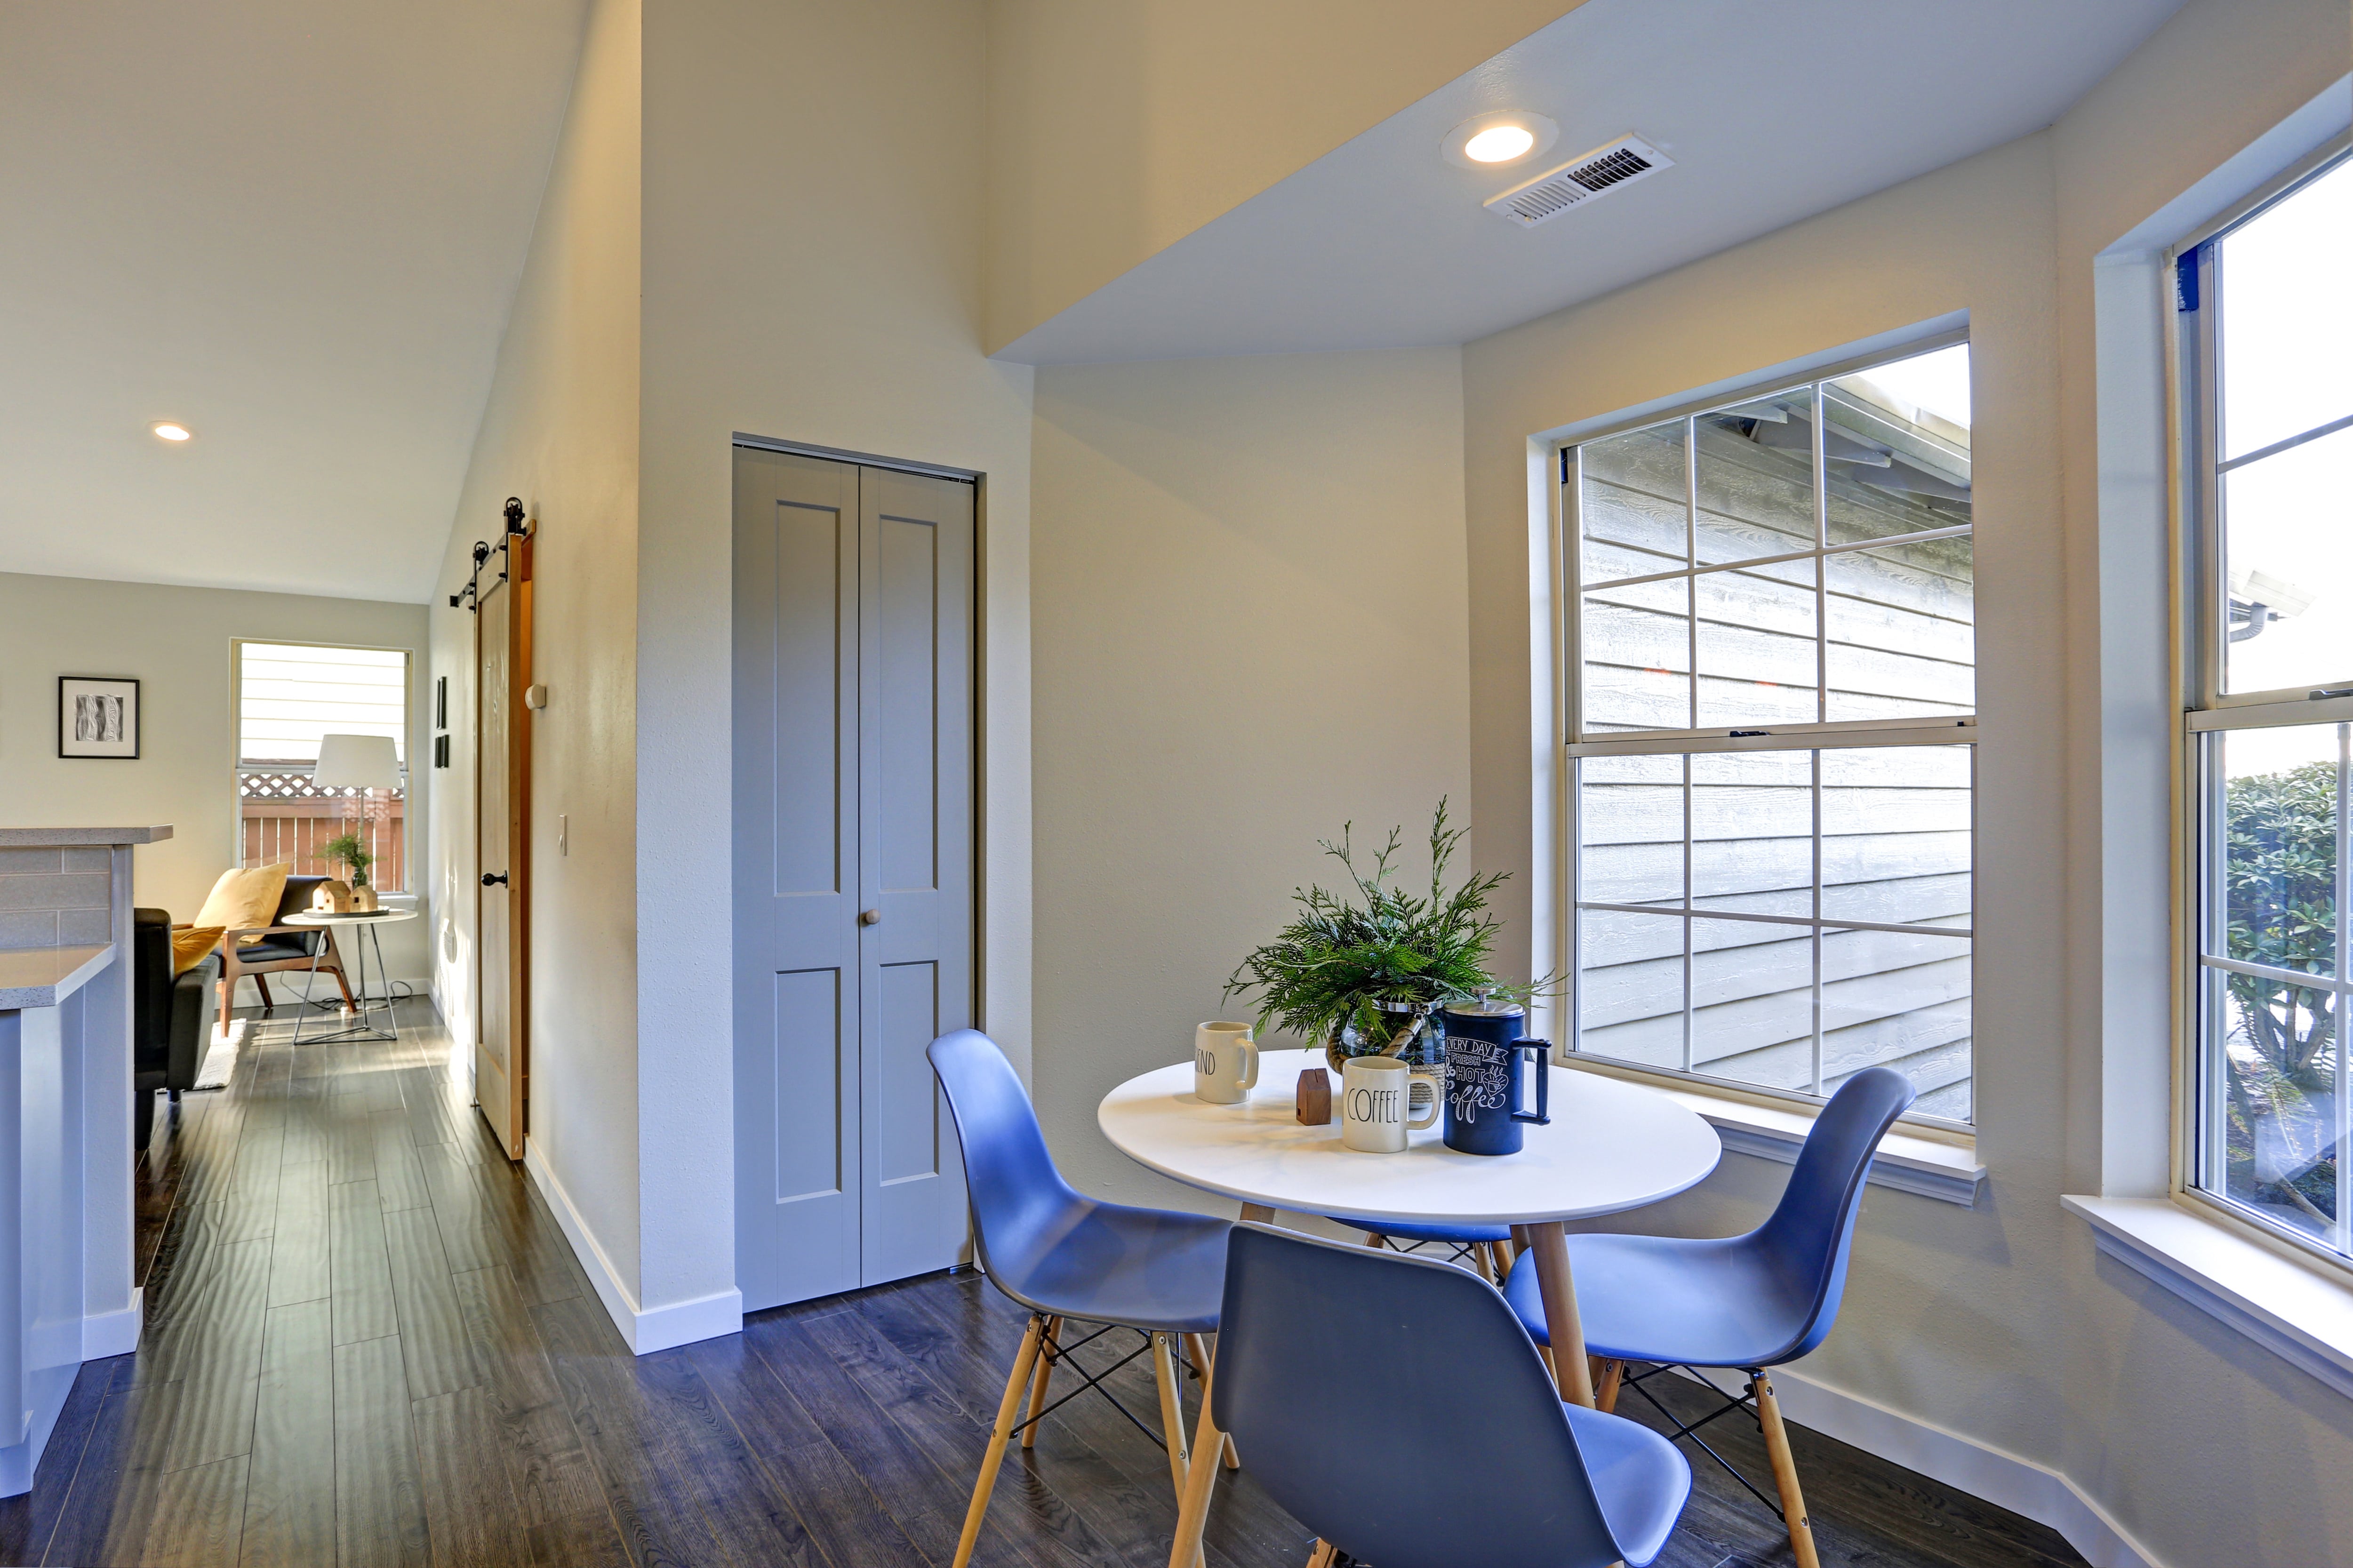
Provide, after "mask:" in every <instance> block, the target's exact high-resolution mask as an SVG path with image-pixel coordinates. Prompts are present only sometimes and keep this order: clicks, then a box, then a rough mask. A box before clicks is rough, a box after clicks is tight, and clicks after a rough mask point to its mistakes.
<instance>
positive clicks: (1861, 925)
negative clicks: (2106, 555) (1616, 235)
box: [1561, 342, 1976, 1123]
mask: <svg viewBox="0 0 2353 1568" xmlns="http://www.w3.org/2000/svg"><path fill="white" fill-rule="evenodd" d="M1561 481H1562V488H1563V497H1562V502H1563V504H1562V515H1563V517H1564V519H1565V521H1566V526H1565V528H1564V537H1565V538H1567V539H1568V540H1570V541H1572V542H1573V544H1572V546H1571V557H1570V559H1569V560H1567V562H1566V563H1564V565H1565V570H1566V575H1567V579H1568V586H1569V588H1570V592H1569V593H1568V594H1567V595H1564V603H1565V604H1566V605H1567V607H1568V610H1567V613H1568V616H1569V623H1568V626H1567V634H1568V635H1567V646H1568V647H1569V648H1570V650H1571V657H1570V658H1569V660H1568V694H1569V700H1568V719H1569V735H1570V744H1569V753H1570V761H1571V772H1570V777H1571V780H1572V783H1571V786H1570V817H1571V834H1570V839H1569V841H1570V843H1571V845H1572V846H1573V850H1572V853H1573V856H1574V864H1573V866H1572V868H1571V877H1570V887H1571V889H1572V892H1571V895H1570V896H1571V898H1572V899H1573V900H1574V902H1575V906H1576V907H1575V916H1574V920H1573V921H1571V922H1570V926H1569V940H1570V955H1571V956H1570V963H1569V971H1570V976H1571V984H1572V986H1573V989H1574V993H1575V995H1574V1005H1573V1009H1572V1015H1573V1017H1574V1020H1575V1031H1574V1048H1575V1049H1577V1050H1578V1051H1581V1052H1585V1053H1588V1054H1589V1055H1592V1056H1595V1057H1599V1058H1610V1059H1615V1060H1618V1061H1622V1062H1627V1063H1630V1064H1633V1065H1637V1066H1641V1067H1644V1068H1651V1069H1654V1070H1657V1071H1661V1072H1663V1073H1668V1074H1676V1075H1684V1074H1688V1075H1692V1076H1695V1077H1701V1078H1713V1079H1725V1080H1729V1081H1732V1082H1735V1083H1737V1084H1740V1085H1742V1086H1744V1087H1746V1088H1752V1089H1767V1090H1771V1091H1775V1092H1778V1093H1781V1094H1786V1095H1789V1096H1793V1097H1796V1098H1799V1099H1801V1100H1819V1099H1820V1098H1822V1097H1825V1096H1827V1095H1828V1094H1830V1093H1831V1092H1833V1091H1834V1090H1835V1089H1837V1088H1838V1086H1839V1084H1840V1083H1841V1082H1842V1081H1844V1079H1846V1078H1847V1077H1848V1076H1849V1075H1851V1074H1852V1073H1853V1072H1855V1071H1857V1070H1859V1069H1861V1068H1864V1067H1867V1066H1872V1065H1874V1064H1885V1065H1888V1066H1892V1067H1894V1068H1897V1069H1898V1070H1899V1071H1902V1072H1904V1073H1905V1074H1906V1075H1907V1076H1908V1077H1909V1078H1911V1079H1912V1080H1913V1082H1914V1083H1915V1085H1917V1086H1918V1088H1919V1090H1920V1095H1921V1098H1920V1101H1919V1104H1918V1106H1917V1108H1916V1111H1915V1114H1917V1115H1919V1116H1922V1117H1924V1118H1929V1119H1935V1120H1942V1121H1953V1122H1963V1123H1966V1122H1968V1121H1969V1120H1970V1117H1971V1100H1970V1004H1969V997H1970V976H1971V955H1970V949H1971V936H1972V931H1971V926H1970V921H1971V914H1972V900H1971V896H1970V895H1971V868H1972V837H1973V822H1972V815H1973V805H1972V803H1973V788H1972V784H1973V773H1974V767H1975V761H1974V759H1975V746H1974V743H1973V742H1974V741H1975V735H1976V731H1975V723H1976V669H1975V657H1976V656H1975V631H1974V621H1975V616H1974V608H1973V595H1974V588H1973V573H1972V569H1971V553H1970V536H1969V528H1970V482H1969V437H1968V346H1967V344H1966V343H1965V342H1932V343H1929V344H1924V345H1922V347H1921V348H1920V349H1918V350H1915V351H1911V352H1909V353H1905V354H1904V355H1900V356H1891V357H1889V358H1887V359H1883V360H1880V361H1877V362H1874V363H1869V364H1864V365H1859V366H1852V367H1849V368H1847V369H1844V370H1841V371H1840V372H1838V373H1836V374H1829V375H1825V376H1823V377H1821V378H1820V379H1819V380H1817V381H1815V382H1811V383H1807V384H1800V385H1794V386H1765V387H1760V388H1758V389H1757V391H1756V392H1755V393H1753V394H1751V395H1746V396H1744V397H1741V398H1739V399H1736V400H1735V401H1733V402H1730V403H1725V404H1716V405H1710V406H1708V407H1704V408H1700V409H1697V410H1695V411H1694V412H1692V413H1690V414H1687V415H1684V416H1680V417H1677V418H1674V419H1670V420H1665V421H1651V422H1647V423H1644V424H1642V425H1641V426H1638V427H1636V428H1633V429H1630V430H1625V431H1620V432H1616V433H1612V434H1609V435H1606V436H1602V437H1596V438H1589V439H1587V440H1585V441H1582V442H1579V443H1578V444H1577V445H1576V446H1574V447H1567V448H1565V449H1564V450H1563V453H1562V468H1561Z"/></svg>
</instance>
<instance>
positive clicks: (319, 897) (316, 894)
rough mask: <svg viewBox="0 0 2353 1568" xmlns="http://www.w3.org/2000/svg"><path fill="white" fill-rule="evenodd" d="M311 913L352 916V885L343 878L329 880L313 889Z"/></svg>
mask: <svg viewBox="0 0 2353 1568" xmlns="http://www.w3.org/2000/svg"><path fill="white" fill-rule="evenodd" d="M351 912H352V885H351V884H350V883H349V882H346V881H344V880H343V879H341V878H337V877H330V878H328V879H326V880H325V881H323V882H322V883H320V884H319V885H318V886H317V887H315V888H313V889H311V913H312V914H319V915H347V914H350V913H351Z"/></svg>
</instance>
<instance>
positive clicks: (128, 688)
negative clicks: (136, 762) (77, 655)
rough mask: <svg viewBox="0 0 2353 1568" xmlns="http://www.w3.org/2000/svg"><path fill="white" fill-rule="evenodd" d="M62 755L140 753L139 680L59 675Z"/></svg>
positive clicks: (59, 751) (59, 732)
mask: <svg viewBox="0 0 2353 1568" xmlns="http://www.w3.org/2000/svg"><path fill="white" fill-rule="evenodd" d="M58 755H59V756H61V757H123V758H135V757H137V756H138V755H139V683H138V682H137V681H135V680H115V679H109V678H107V677H104V676H95V675H60V676H58Z"/></svg>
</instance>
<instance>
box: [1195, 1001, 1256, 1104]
mask: <svg viewBox="0 0 2353 1568" xmlns="http://www.w3.org/2000/svg"><path fill="white" fill-rule="evenodd" d="M1257 1086H1258V1047H1257V1046H1255V1045H1253V1044H1251V1042H1250V1026H1249V1025H1248V1024H1235V1023H1229V1022H1227V1021H1226V1020H1224V1019H1222V1018H1219V1019H1212V1020H1211V1021H1210V1022H1208V1023H1206V1024H1201V1025H1198V1026H1195V1028H1194V1030H1193V1092H1194V1093H1195V1094H1198V1095H1199V1096H1200V1097H1201V1098H1202V1099H1203V1100H1208V1102H1209V1103H1210V1104H1211V1105H1240V1103H1241V1102H1242V1101H1243V1100H1248V1099H1249V1098H1250V1090H1251V1089H1255V1088H1256V1087H1257Z"/></svg>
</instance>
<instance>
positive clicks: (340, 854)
mask: <svg viewBox="0 0 2353 1568" xmlns="http://www.w3.org/2000/svg"><path fill="white" fill-rule="evenodd" d="M319 853H320V854H321V855H322V856H323V857H324V858H327V859H329V860H332V861H334V862H335V863H336V864H338V865H342V866H348V867H350V868H352V876H351V883H352V909H353V912H355V913H359V914H366V913H368V912H370V911H372V910H375V907H376V899H375V889H374V888H372V887H370V886H368V868H369V867H370V866H373V865H375V856H373V855H371V854H369V853H368V851H367V847H365V846H364V845H363V844H362V843H361V842H360V836H359V834H358V833H357V832H356V831H354V832H350V833H344V834H341V835H339V836H337V837H333V838H330V839H328V840H327V842H326V843H325V844H324V845H322V847H320V850H319Z"/></svg>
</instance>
